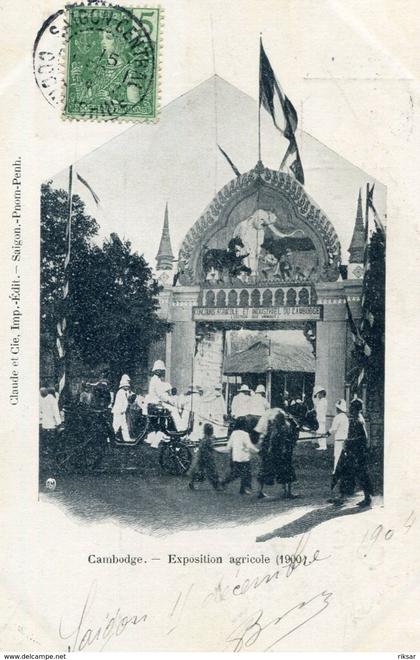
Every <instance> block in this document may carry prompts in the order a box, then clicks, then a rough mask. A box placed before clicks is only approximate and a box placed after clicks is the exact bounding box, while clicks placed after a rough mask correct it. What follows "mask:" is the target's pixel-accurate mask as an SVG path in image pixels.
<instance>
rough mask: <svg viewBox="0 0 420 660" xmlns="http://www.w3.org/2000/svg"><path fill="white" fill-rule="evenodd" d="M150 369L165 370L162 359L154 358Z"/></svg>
mask: <svg viewBox="0 0 420 660" xmlns="http://www.w3.org/2000/svg"><path fill="white" fill-rule="evenodd" d="M152 371H166V367H165V363H164V361H163V360H155V363H154V365H153V369H152Z"/></svg>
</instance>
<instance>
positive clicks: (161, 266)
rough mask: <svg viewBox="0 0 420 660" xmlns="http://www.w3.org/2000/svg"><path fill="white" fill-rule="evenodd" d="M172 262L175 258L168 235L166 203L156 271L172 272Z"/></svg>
mask: <svg viewBox="0 0 420 660" xmlns="http://www.w3.org/2000/svg"><path fill="white" fill-rule="evenodd" d="M174 260H175V258H174V254H173V252H172V245H171V237H170V234H169V212H168V202H166V207H165V216H164V219H163V227H162V236H161V238H160V244H159V249H158V252H157V255H156V269H157V270H172V266H173V262H174Z"/></svg>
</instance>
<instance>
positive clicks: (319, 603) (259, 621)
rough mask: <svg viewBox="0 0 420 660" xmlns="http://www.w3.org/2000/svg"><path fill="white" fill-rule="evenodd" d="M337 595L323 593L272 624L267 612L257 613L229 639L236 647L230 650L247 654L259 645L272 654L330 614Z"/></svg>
mask: <svg viewBox="0 0 420 660" xmlns="http://www.w3.org/2000/svg"><path fill="white" fill-rule="evenodd" d="M333 595H334V594H333V592H331V591H326V590H324V591H321V592H320V593H318V594H316V595H315V596H313V597H312V598H309V599H308V600H302V601H301V602H300V603H298V604H297V605H294V606H293V607H291V608H290V609H288V610H286V611H285V612H283V613H282V614H280V615H279V616H276V617H275V618H274V619H271V620H269V621H266V620H265V618H264V610H263V609H259V610H257V611H256V612H254V613H253V614H252V615H251V616H248V617H247V618H246V619H245V621H243V622H242V623H241V624H240V625H239V626H237V627H236V628H235V629H234V630H233V631H232V632H231V633H230V634H229V635H228V637H227V639H226V641H227V643H228V645H233V648H229V650H232V651H234V652H239V651H242V650H246V649H249V648H250V647H251V646H254V644H256V643H257V642H258V641H259V642H260V644H259V647H260V649H259V650H263V651H270V650H272V649H273V648H274V647H275V646H276V645H277V644H278V643H279V642H281V640H282V639H284V638H285V637H288V635H291V634H292V633H293V632H295V631H296V630H298V629H299V628H302V626H304V625H305V624H306V623H308V622H309V621H311V620H312V619H315V617H317V616H319V615H320V614H321V612H323V611H324V610H326V609H327V607H328V606H329V604H330V599H331V597H332V596H333ZM302 617H304V618H302ZM279 633H280V634H279ZM277 635H278V636H277ZM273 637H274V639H273ZM261 647H263V648H261ZM255 650H256V649H255Z"/></svg>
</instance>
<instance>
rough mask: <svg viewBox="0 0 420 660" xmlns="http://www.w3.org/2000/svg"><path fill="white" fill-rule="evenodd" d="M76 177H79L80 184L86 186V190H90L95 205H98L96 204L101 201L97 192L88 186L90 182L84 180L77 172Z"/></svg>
mask: <svg viewBox="0 0 420 660" xmlns="http://www.w3.org/2000/svg"><path fill="white" fill-rule="evenodd" d="M76 176H77V178H78V179H79V181H80V183H83V185H84V186H86V188H87V189H88V190H89V192H90V194H91V195H92V197H93V199H94V201H95V203H96V204H99V203H100V201H101V200H100V199H99V197H98V195H97V194H96V192H95V191H94V190H93V189H92V187H91V186H90V185H89V184H88V182H87V181H86V179H84V178H83V177H82V176H81V175H80V174H79V172H76Z"/></svg>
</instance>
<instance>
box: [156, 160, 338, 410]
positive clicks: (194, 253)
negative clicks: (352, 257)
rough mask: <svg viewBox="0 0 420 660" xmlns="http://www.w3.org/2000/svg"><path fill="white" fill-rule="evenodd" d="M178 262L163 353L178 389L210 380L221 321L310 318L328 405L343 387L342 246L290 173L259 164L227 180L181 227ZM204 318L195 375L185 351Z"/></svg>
mask: <svg viewBox="0 0 420 660" xmlns="http://www.w3.org/2000/svg"><path fill="white" fill-rule="evenodd" d="M178 263H179V270H178V275H177V285H176V286H175V287H174V288H172V289H171V300H170V304H169V320H170V321H171V322H172V324H173V331H172V333H171V340H170V349H169V350H167V356H166V358H167V362H169V364H170V365H171V368H170V377H171V380H172V382H173V383H174V384H175V385H176V386H177V387H178V388H180V389H181V390H182V389H183V388H186V387H187V386H188V385H189V384H190V383H191V382H192V380H193V378H194V381H195V383H199V384H202V383H207V384H208V385H210V386H211V385H214V384H215V383H216V380H218V381H220V378H221V369H222V364H223V356H222V355H220V351H223V350H224V341H223V338H222V337H221V336H220V328H223V326H225V327H226V328H229V327H230V328H231V327H233V325H238V324H239V326H241V325H242V327H245V328H246V327H254V326H259V327H264V326H265V327H268V325H270V327H273V326H276V327H278V328H281V327H290V328H291V327H296V325H298V326H302V325H303V324H304V323H307V322H310V323H312V324H313V326H314V327H315V326H316V336H317V354H316V375H315V379H316V382H317V384H321V381H322V385H323V386H325V387H326V388H327V390H328V393H329V400H330V402H332V403H331V406H333V402H334V399H336V398H339V397H342V396H343V395H344V378H345V359H346V357H345V356H346V325H347V324H346V312H345V306H344V304H341V303H344V301H345V297H346V296H345V291H344V288H345V287H346V286H348V285H347V283H344V282H342V281H339V276H340V272H339V266H340V264H341V247H340V243H339V240H338V237H337V234H336V232H335V229H334V227H333V225H332V223H331V222H330V221H329V219H328V218H327V217H326V215H325V214H324V213H323V211H322V210H321V209H320V208H319V207H318V206H317V204H316V203H315V202H314V201H313V200H312V199H311V198H310V197H309V196H308V195H307V193H306V191H305V189H304V188H303V186H301V185H300V184H299V183H298V182H297V181H296V180H295V179H294V178H293V177H292V176H290V175H288V174H286V173H283V172H277V171H273V170H270V169H267V168H265V167H264V166H263V165H262V163H258V164H257V165H256V167H255V168H254V169H253V170H251V171H250V172H247V173H246V174H243V175H241V176H239V177H237V178H236V179H234V180H232V181H231V182H229V183H228V184H227V185H226V186H224V188H223V189H222V190H221V191H220V192H219V193H218V194H217V195H216V197H215V198H214V199H213V201H212V202H211V203H210V204H209V206H208V207H207V208H206V209H205V211H204V212H203V213H202V215H201V216H200V217H199V218H198V220H197V221H196V222H195V224H194V225H193V227H192V228H191V229H190V231H189V232H188V233H187V235H186V237H185V239H184V241H183V243H182V246H181V249H180V252H179V262H178ZM349 284H350V283H349ZM325 301H327V303H325ZM330 301H332V302H331V304H329V302H330ZM339 303H340V304H339ZM203 323H204V324H206V323H207V324H210V325H211V324H215V325H216V326H217V329H218V332H214V333H213V334H214V338H213V339H212V338H211V337H210V339H209V342H208V345H209V359H208V360H207V361H206V360H204V361H202V363H203V364H204V366H200V369H201V370H202V373H197V365H195V369H194V357H193V356H194V355H195V353H196V351H197V328H198V327H199V326H201V327H202V325H203ZM218 333H219V334H218ZM212 352H213V355H214V357H210V354H211V353H212ZM217 356H218V357H217ZM216 357H217V359H216ZM199 381H200V382H199ZM213 381H214V382H213Z"/></svg>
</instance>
